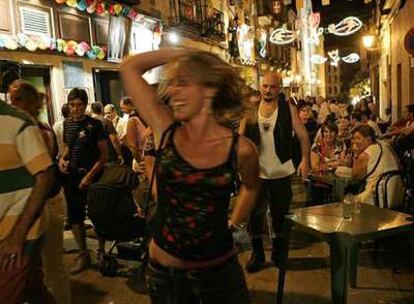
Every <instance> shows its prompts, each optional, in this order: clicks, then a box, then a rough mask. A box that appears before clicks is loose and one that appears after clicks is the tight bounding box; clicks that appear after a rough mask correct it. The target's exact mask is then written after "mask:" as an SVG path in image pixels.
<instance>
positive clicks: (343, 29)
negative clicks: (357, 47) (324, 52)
mask: <svg viewBox="0 0 414 304" xmlns="http://www.w3.org/2000/svg"><path fill="white" fill-rule="evenodd" d="M362 25H363V24H362V21H361V20H360V19H358V18H357V17H353V16H350V17H346V18H345V19H343V20H342V21H341V22H339V23H338V24H334V23H333V24H330V25H329V26H328V32H329V33H331V34H334V35H336V36H348V35H352V34H353V33H356V32H357V31H359V30H360V29H361V27H362Z"/></svg>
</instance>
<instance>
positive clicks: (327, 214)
mask: <svg viewBox="0 0 414 304" xmlns="http://www.w3.org/2000/svg"><path fill="white" fill-rule="evenodd" d="M286 219H287V220H286V221H285V226H284V229H285V233H286V234H285V235H286V236H287V237H286V238H285V243H284V246H283V247H284V248H282V254H281V257H280V261H279V265H278V267H279V280H278V287H277V303H278V304H281V303H282V300H283V289H284V281H285V275H286V266H287V258H288V251H289V236H290V232H291V229H292V227H293V226H294V227H295V229H297V230H301V231H304V232H306V233H310V234H312V235H314V236H316V237H318V238H320V239H322V240H324V241H325V242H327V243H328V244H329V248H330V259H331V296H332V303H334V304H346V303H347V294H348V282H350V285H351V286H352V287H356V281H357V267H358V243H359V242H361V241H367V240H375V239H379V238H383V237H386V236H391V235H397V234H401V233H410V238H411V240H412V239H413V235H414V234H413V228H414V219H413V217H412V216H411V215H409V214H405V213H401V212H397V211H391V210H388V209H383V208H378V207H375V206H371V205H367V204H362V206H361V213H359V214H354V215H353V217H352V219H351V220H345V219H343V218H342V204H340V203H333V204H326V205H319V206H314V207H308V208H300V209H295V210H293V211H292V213H291V214H289V215H287V216H286ZM411 243H412V242H411Z"/></svg>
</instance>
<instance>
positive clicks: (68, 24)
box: [58, 11, 91, 43]
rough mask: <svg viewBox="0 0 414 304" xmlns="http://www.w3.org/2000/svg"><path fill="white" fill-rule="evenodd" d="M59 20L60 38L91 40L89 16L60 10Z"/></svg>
mask: <svg viewBox="0 0 414 304" xmlns="http://www.w3.org/2000/svg"><path fill="white" fill-rule="evenodd" d="M58 20H59V36H60V38H62V39H65V40H75V41H86V42H88V43H90V42H91V36H90V28H89V17H88V16H83V15H80V14H69V13H66V12H63V11H58Z"/></svg>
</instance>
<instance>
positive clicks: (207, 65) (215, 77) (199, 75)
mask: <svg viewBox="0 0 414 304" xmlns="http://www.w3.org/2000/svg"><path fill="white" fill-rule="evenodd" d="M179 72H184V73H185V74H187V75H189V76H191V78H192V79H194V80H195V82H196V83H198V84H200V85H202V86H205V87H209V88H214V89H217V92H216V94H215V96H214V97H213V101H212V111H213V114H214V115H215V117H216V118H220V117H224V116H228V115H229V112H232V114H231V115H230V116H241V115H242V112H243V111H244V105H245V93H244V89H245V85H244V80H243V79H242V78H241V77H240V75H239V73H237V71H235V69H234V68H233V67H232V66H231V65H230V64H228V63H227V62H225V61H224V60H222V59H221V58H219V57H218V56H217V55H215V54H211V53H207V52H203V51H194V52H189V53H187V54H185V55H183V56H180V57H178V58H176V59H174V60H172V61H171V62H169V63H168V64H167V66H166V69H165V71H164V75H163V78H164V80H165V81H166V82H167V86H168V83H169V82H170V81H172V79H174V78H175V77H176V76H177V74H178V73H179ZM161 88H164V89H165V85H163V86H161ZM161 90H162V89H161Z"/></svg>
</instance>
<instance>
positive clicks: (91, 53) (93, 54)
mask: <svg viewBox="0 0 414 304" xmlns="http://www.w3.org/2000/svg"><path fill="white" fill-rule="evenodd" d="M86 56H88V58H89V59H96V52H95V50H94V49H93V48H92V49H90V50H89V51H88V52H86Z"/></svg>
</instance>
